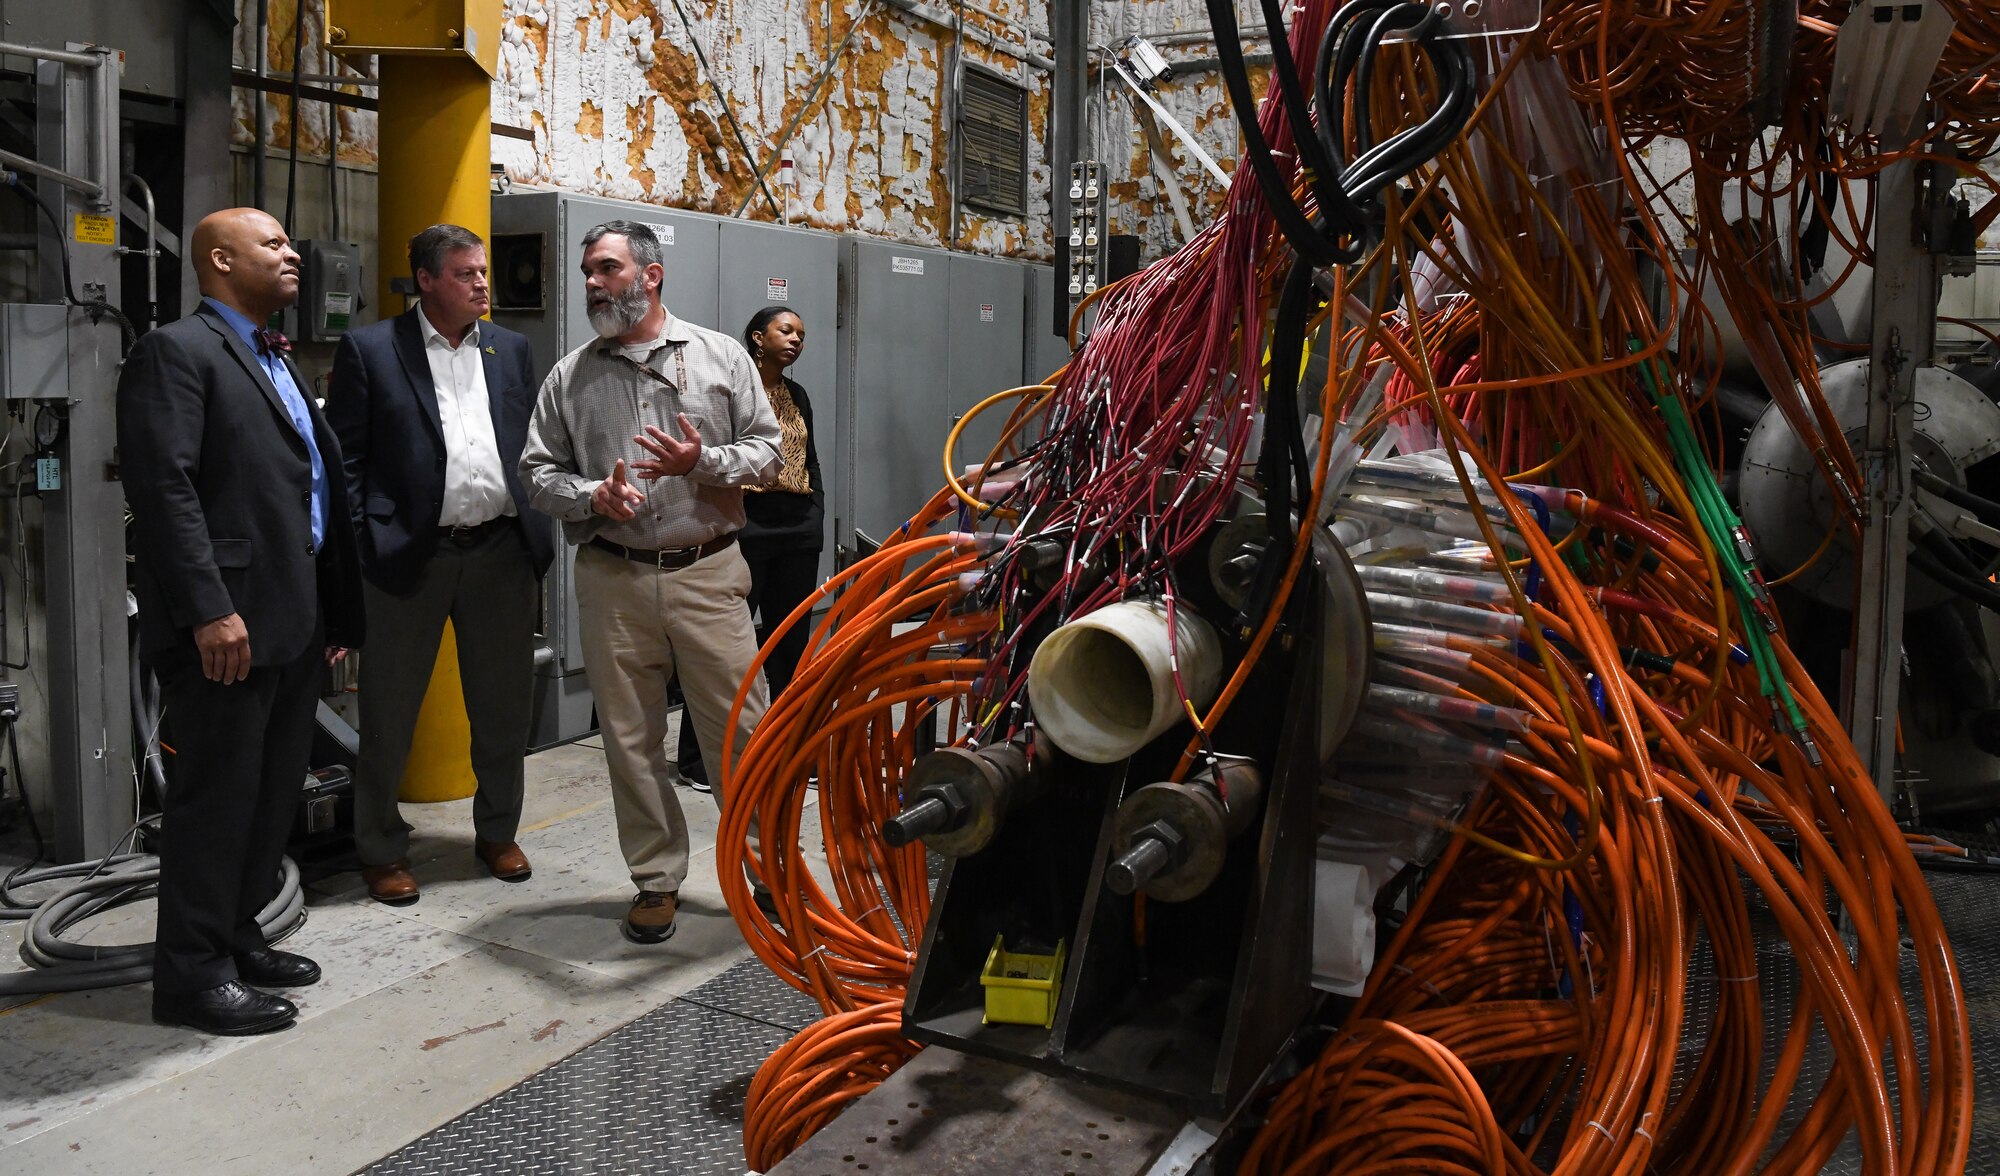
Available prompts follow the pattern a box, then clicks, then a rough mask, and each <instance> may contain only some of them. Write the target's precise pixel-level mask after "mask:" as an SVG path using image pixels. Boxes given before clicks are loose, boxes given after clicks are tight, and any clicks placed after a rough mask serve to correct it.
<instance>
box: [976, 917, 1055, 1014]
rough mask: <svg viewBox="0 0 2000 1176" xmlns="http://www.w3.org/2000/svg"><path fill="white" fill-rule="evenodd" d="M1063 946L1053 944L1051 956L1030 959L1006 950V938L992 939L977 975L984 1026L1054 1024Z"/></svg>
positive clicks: (1035, 956) (1017, 952)
mask: <svg viewBox="0 0 2000 1176" xmlns="http://www.w3.org/2000/svg"><path fill="white" fill-rule="evenodd" d="M1063 954H1064V945H1063V943H1062V942H1061V941H1057V943H1056V954H1054V955H1032V954H1030V953H1028V952H1020V951H1014V952H1010V951H1008V950H1007V942H1006V936H1004V935H995V936H994V937H993V950H992V951H990V952H987V953H986V966H985V967H984V968H981V969H980V971H979V984H980V987H982V988H984V989H985V990H986V1017H985V1022H986V1024H988V1025H995V1024H999V1025H1040V1026H1041V1027H1042V1028H1044V1029H1047V1028H1049V1027H1050V1026H1051V1025H1054V1024H1055V1023H1056V997H1057V996H1058V995H1060V994H1061V992H1062V974H1063Z"/></svg>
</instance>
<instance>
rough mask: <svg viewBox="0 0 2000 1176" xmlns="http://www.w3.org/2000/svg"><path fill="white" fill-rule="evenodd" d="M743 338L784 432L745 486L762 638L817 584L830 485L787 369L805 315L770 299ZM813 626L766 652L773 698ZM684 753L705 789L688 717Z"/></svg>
mask: <svg viewBox="0 0 2000 1176" xmlns="http://www.w3.org/2000/svg"><path fill="white" fill-rule="evenodd" d="M743 342H744V343H745V345H747V346H748V347H749V348H750V358H751V359H752V360H754V361H756V364H757V372H758V374H759V375H760V376H761V377H762V378H763V383H764V395H765V396H766V397H768V398H769V399H770V401H771V411H772V412H773V413H774V414H776V416H777V418H778V430H779V432H780V434H781V438H780V442H779V446H778V452H779V466H778V476H777V478H776V479H775V480H774V481H772V482H771V484H769V485H767V486H751V487H747V488H746V489H745V492H744V495H743V514H744V516H745V522H744V525H743V529H742V530H741V531H739V532H737V540H738V542H740V543H741V545H742V548H743V558H744V560H746V561H747V562H748V563H749V564H750V608H751V610H752V611H754V612H755V613H757V615H758V616H759V618H760V624H759V626H758V636H759V637H760V638H761V637H765V636H767V635H768V634H769V633H770V631H771V630H772V629H774V628H776V627H777V626H778V625H779V623H780V622H782V621H783V620H784V619H785V618H786V617H788V616H790V615H791V614H792V610H793V609H795V608H797V607H798V606H799V602H800V601H802V600H804V599H805V598H806V597H808V596H810V595H812V590H813V589H814V588H816V587H818V586H819V553H820V548H821V546H823V543H824V540H823V532H824V529H825V514H826V511H825V507H826V486H825V484H824V483H822V482H821V481H820V476H819V449H818V447H817V446H815V445H814V444H813V413H812V401H811V400H809V399H808V398H807V397H806V390H805V389H804V388H801V387H800V386H799V385H798V384H797V383H795V382H793V381H792V380H789V379H787V378H786V377H785V374H784V372H785V369H786V368H788V367H790V366H792V364H794V363H796V362H797V361H798V358H799V353H800V352H801V351H803V350H804V349H805V345H806V326H805V323H804V322H803V321H801V320H800V318H799V316H798V315H797V314H796V313H795V312H793V311H790V310H787V309H785V308H784V307H781V306H767V307H765V308H764V309H762V310H760V311H758V312H757V313H756V314H754V315H752V316H750V325H749V326H747V327H745V328H743ZM811 634H812V626H811V625H809V624H798V625H794V626H792V628H791V630H790V631H789V632H787V633H786V634H785V637H784V640H782V641H780V642H779V643H778V645H777V647H776V648H775V649H773V650H771V656H770V657H768V658H766V659H765V661H764V678H765V680H766V681H767V682H769V683H770V686H771V700H772V701H773V702H775V701H777V698H778V695H779V694H780V693H781V692H782V691H783V690H784V689H785V687H786V685H787V684H789V683H790V682H791V680H792V671H793V670H795V669H796V668H797V667H798V664H799V657H800V656H801V655H802V654H804V653H805V649H806V638H807V637H809V636H811ZM679 760H680V764H679V768H680V775H681V779H682V780H685V781H686V782H687V783H688V784H689V785H690V786H691V787H693V788H696V789H699V790H700V791H703V792H706V791H708V788H709V782H708V779H707V775H706V773H705V772H704V771H703V769H702V764H701V749H700V747H699V746H698V745H697V744H696V743H695V736H694V724H693V723H690V722H686V721H685V720H683V722H682V723H681V742H680V752H679Z"/></svg>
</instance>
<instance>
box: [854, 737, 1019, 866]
mask: <svg viewBox="0 0 2000 1176" xmlns="http://www.w3.org/2000/svg"><path fill="white" fill-rule="evenodd" d="M1042 789H1043V776H1042V773H1040V772H1037V771H1035V770H1034V765H1033V764H1031V763H1030V762H1029V761H1028V754H1027V752H1026V750H1024V749H1023V748H1022V746H1021V744H1019V743H996V744H992V745H990V746H987V747H981V748H978V749H976V750H975V749H968V748H963V747H945V748H940V749H938V750H937V751H934V752H931V753H930V754H929V755H926V756H924V757H923V758H922V759H920V760H918V761H917V762H916V765H915V766H914V767H912V768H911V769H910V778H909V781H908V782H907V783H906V784H905V785H904V789H903V811H901V812H899V813H897V814H896V815H895V816H893V817H890V818H889V819H888V820H886V821H884V822H882V840H884V841H886V842H888V843H889V844H890V845H891V846H892V847H895V848H901V847H903V846H905V845H908V844H909V843H910V842H912V841H915V840H918V839H922V841H923V843H924V845H925V846H927V847H928V848H930V849H934V850H936V851H938V852H939V853H942V854H946V855H948V856H951V857H968V856H970V855H972V854H975V853H978V852H979V851H980V850H982V849H985V848H986V847H987V846H988V845H989V844H991V843H992V841H993V838H994V837H995V836H996V835H997V834H998V833H999V832H1000V828H1001V826H1002V825H1003V824H1004V823H1005V821H1006V818H1007V814H1008V813H1010V812H1012V811H1013V810H1015V809H1017V808H1019V807H1021V806H1022V805H1024V804H1026V803H1028V802H1029V801H1032V800H1034V799H1035V798H1036V797H1038V796H1040V795H1041V793H1042Z"/></svg>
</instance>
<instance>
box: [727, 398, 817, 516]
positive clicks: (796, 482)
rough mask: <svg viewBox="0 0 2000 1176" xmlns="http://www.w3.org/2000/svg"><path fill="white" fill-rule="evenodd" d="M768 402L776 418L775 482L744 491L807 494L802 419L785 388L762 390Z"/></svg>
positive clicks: (808, 477) (809, 481)
mask: <svg viewBox="0 0 2000 1176" xmlns="http://www.w3.org/2000/svg"><path fill="white" fill-rule="evenodd" d="M764 393H765V395H767V396H769V397H770V399H771V411H772V412H773V413H775V414H776V415H777V417H778V432H779V433H780V434H781V437H780V439H779V442H778V456H779V459H780V460H779V464H778V478H777V480H776V481H775V482H772V483H770V484H769V485H767V486H746V487H744V489H746V490H782V491H785V492H786V493H788V494H811V493H812V490H813V486H812V476H811V475H810V474H809V473H807V471H806V419H805V417H803V416H801V415H799V406H798V405H797V404H795V403H793V401H792V389H791V386H790V385H789V384H785V383H783V382H780V383H779V384H778V386H777V387H775V388H766V389H764Z"/></svg>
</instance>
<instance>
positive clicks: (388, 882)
mask: <svg viewBox="0 0 2000 1176" xmlns="http://www.w3.org/2000/svg"><path fill="white" fill-rule="evenodd" d="M361 880H362V881H363V882H366V883H368V897H370V898H372V899H374V900H375V901H376V902H382V903H387V904H389V905H390V906H408V905H409V904H411V903H413V902H415V901H417V894H418V891H417V880H416V878H415V877H414V876H413V875H412V874H411V873H410V863H409V862H407V861H393V862H390V863H389V864H388V865H386V866H363V867H362V868H361Z"/></svg>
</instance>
